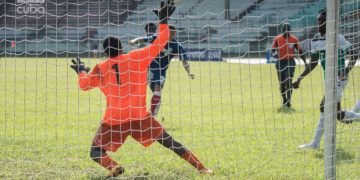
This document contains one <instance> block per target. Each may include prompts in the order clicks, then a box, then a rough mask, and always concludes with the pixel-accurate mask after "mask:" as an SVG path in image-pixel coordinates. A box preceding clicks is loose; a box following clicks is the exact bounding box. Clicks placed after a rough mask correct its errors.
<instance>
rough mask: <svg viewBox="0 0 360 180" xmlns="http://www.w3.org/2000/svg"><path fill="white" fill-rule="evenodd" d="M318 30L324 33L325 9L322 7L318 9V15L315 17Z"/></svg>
mask: <svg viewBox="0 0 360 180" xmlns="http://www.w3.org/2000/svg"><path fill="white" fill-rule="evenodd" d="M317 23H318V30H319V33H321V34H322V35H325V34H326V9H322V10H320V11H319V15H318V17H317Z"/></svg>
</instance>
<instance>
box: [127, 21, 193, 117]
mask: <svg viewBox="0 0 360 180" xmlns="http://www.w3.org/2000/svg"><path fill="white" fill-rule="evenodd" d="M169 28H170V38H169V39H170V41H169V42H168V44H167V45H166V46H165V48H164V50H163V51H162V52H161V53H160V54H159V56H158V57H157V58H156V59H155V60H154V61H153V62H152V63H151V64H150V68H149V79H150V89H151V90H152V92H153V96H152V98H151V109H150V110H151V113H152V114H153V115H154V116H156V115H157V113H158V111H159V109H160V104H161V90H162V88H163V87H164V83H165V78H166V71H167V69H168V67H169V65H170V61H171V60H172V58H173V57H174V56H176V55H178V56H179V58H180V60H181V61H182V63H183V66H184V69H185V70H186V72H187V74H188V75H189V77H190V78H191V79H194V78H195V75H194V74H193V73H191V71H190V64H189V63H188V61H187V60H188V57H187V55H186V52H185V50H184V48H183V47H182V45H181V44H180V43H179V42H178V41H177V40H176V39H175V36H176V28H175V26H169ZM156 38H157V36H155V35H153V36H145V37H139V38H136V39H133V40H130V41H129V45H135V44H140V43H144V42H147V43H152V42H153V41H154V40H155V39H156Z"/></svg>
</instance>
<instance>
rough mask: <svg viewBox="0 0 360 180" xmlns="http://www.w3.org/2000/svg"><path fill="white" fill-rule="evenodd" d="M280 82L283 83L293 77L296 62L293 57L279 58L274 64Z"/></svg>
mask: <svg viewBox="0 0 360 180" xmlns="http://www.w3.org/2000/svg"><path fill="white" fill-rule="evenodd" d="M275 66H276V70H277V74H278V78H279V81H280V83H284V82H286V81H287V80H290V79H292V78H293V77H294V72H295V66H296V62H295V60H294V59H290V60H279V61H277V62H276V64H275Z"/></svg>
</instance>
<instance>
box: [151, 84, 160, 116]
mask: <svg viewBox="0 0 360 180" xmlns="http://www.w3.org/2000/svg"><path fill="white" fill-rule="evenodd" d="M150 88H151V90H152V91H153V96H152V98H151V108H150V111H151V114H152V115H153V116H157V114H158V112H159V109H160V105H161V90H162V88H161V85H160V83H157V82H156V83H151V85H150Z"/></svg>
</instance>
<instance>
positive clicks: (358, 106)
mask: <svg viewBox="0 0 360 180" xmlns="http://www.w3.org/2000/svg"><path fill="white" fill-rule="evenodd" d="M351 111H352V112H355V113H358V112H359V111H360V98H359V99H358V100H357V101H356V103H355V105H354V107H353V108H352V110H351Z"/></svg>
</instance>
